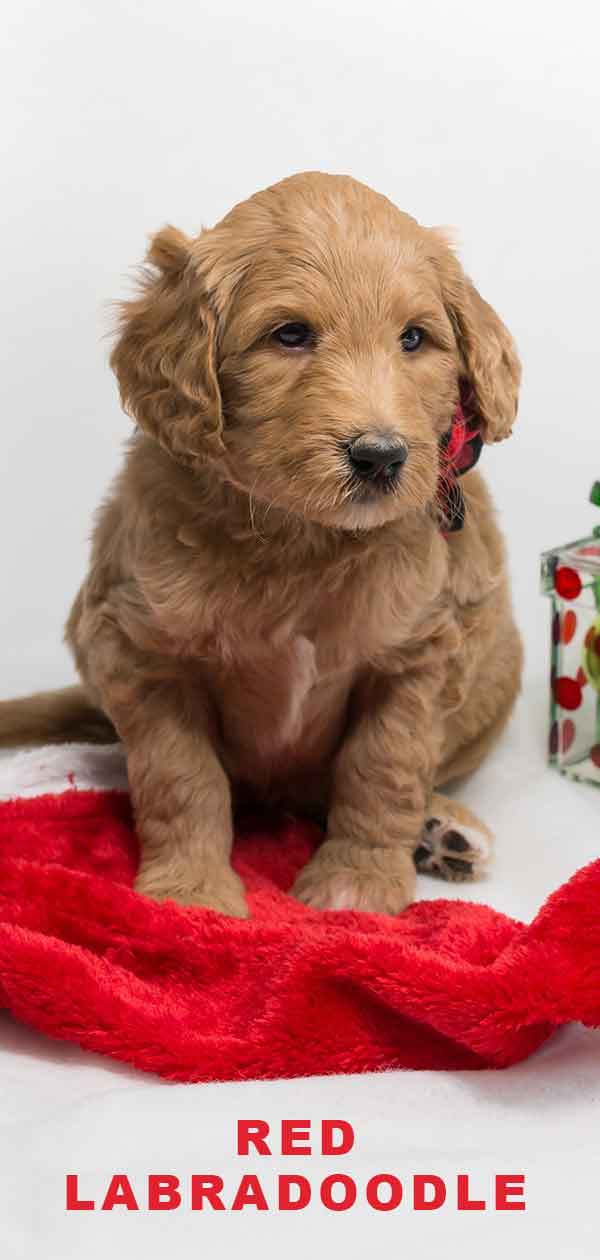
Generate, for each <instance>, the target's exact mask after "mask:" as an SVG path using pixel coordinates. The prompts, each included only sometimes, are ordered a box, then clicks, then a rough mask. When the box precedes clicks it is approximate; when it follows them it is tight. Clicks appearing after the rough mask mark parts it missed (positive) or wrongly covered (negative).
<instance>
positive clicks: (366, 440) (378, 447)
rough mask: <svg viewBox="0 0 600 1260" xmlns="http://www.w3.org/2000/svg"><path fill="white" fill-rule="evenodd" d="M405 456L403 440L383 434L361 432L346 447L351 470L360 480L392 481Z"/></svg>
mask: <svg viewBox="0 0 600 1260" xmlns="http://www.w3.org/2000/svg"><path fill="white" fill-rule="evenodd" d="M407 456H408V447H407V446H406V443H405V442H402V441H401V440H400V439H399V438H391V437H385V436H384V435H383V434H380V435H377V434H368V433H361V435H360V437H357V438H355V440H354V442H351V443H350V446H349V447H348V459H349V460H350V463H351V465H352V471H353V472H354V473H356V476H357V477H360V478H361V480H362V481H375V480H377V481H379V480H381V481H388V482H389V481H394V480H395V479H396V477H397V476H398V473H399V472H400V469H401V468H402V465H403V464H404V463H405V462H406V459H407Z"/></svg>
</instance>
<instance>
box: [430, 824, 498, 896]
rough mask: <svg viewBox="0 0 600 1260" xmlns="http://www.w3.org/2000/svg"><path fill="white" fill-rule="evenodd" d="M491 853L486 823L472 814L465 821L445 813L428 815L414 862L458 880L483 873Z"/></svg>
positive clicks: (453, 880) (437, 873)
mask: <svg viewBox="0 0 600 1260" xmlns="http://www.w3.org/2000/svg"><path fill="white" fill-rule="evenodd" d="M457 812H458V811H457ZM462 812H463V811H461V813H462ZM465 812H466V811H465ZM491 855H492V836H491V832H489V831H488V829H487V827H485V826H484V824H483V823H480V822H479V821H478V819H475V818H474V817H473V816H472V815H471V816H470V818H469V821H468V822H465V821H464V820H463V819H459V818H458V817H456V816H454V817H453V816H452V815H450V814H445V815H444V816H442V817H432V818H428V819H427V822H426V823H425V827H424V830H423V835H422V836H421V840H420V842H419V844H418V846H417V848H416V849H415V852H414V863H415V866H416V868H417V870H418V871H420V872H421V874H423V875H438V876H440V877H441V878H442V879H447V880H449V881H451V882H453V883H459V882H461V881H464V880H469V879H477V878H478V877H479V876H481V875H483V874H484V873H485V870H486V867H487V866H488V863H489V861H490V858H491Z"/></svg>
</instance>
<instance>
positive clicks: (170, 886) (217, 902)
mask: <svg viewBox="0 0 600 1260" xmlns="http://www.w3.org/2000/svg"><path fill="white" fill-rule="evenodd" d="M135 890H136V892H139V893H143V895H144V896H145V897H151V898H152V899H153V901H176V902H177V903H178V904H179V905H180V906H206V907H207V909H209V910H218V911H219V913H220V914H227V915H229V916H230V917H231V918H234V919H247V918H248V906H247V903H246V898H245V895H244V885H243V884H242V881H241V879H240V878H239V877H238V876H237V875H236V873H235V871H233V870H231V868H230V867H225V866H223V867H218V868H211V869H210V870H209V871H206V872H198V871H197V870H192V869H189V868H186V867H179V868H177V867H174V866H173V864H172V863H171V864H167V865H165V866H157V865H149V866H146V867H145V868H142V870H141V871H140V872H139V875H138V877H137V879H136V881H135Z"/></svg>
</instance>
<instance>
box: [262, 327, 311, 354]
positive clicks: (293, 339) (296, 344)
mask: <svg viewBox="0 0 600 1260" xmlns="http://www.w3.org/2000/svg"><path fill="white" fill-rule="evenodd" d="M271 337H272V339H273V341H276V342H277V343H278V344H279V345H280V346H285V348H286V350H304V349H305V348H306V347H307V346H309V345H310V344H311V342H312V341H313V331H312V328H310V327H309V325H308V324H299V323H298V324H282V325H281V328H276V329H275V332H273V333H271Z"/></svg>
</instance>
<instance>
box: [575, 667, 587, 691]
mask: <svg viewBox="0 0 600 1260" xmlns="http://www.w3.org/2000/svg"><path fill="white" fill-rule="evenodd" d="M577 682H578V683H579V686H580V687H587V674H586V673H585V671H584V670H583V669H582V668H581V665H580V666H579V669H578V670H577Z"/></svg>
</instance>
